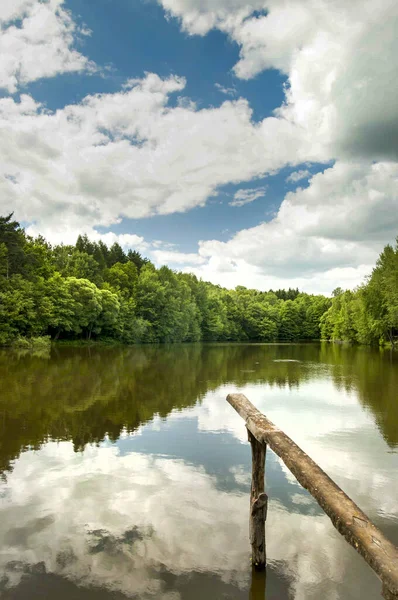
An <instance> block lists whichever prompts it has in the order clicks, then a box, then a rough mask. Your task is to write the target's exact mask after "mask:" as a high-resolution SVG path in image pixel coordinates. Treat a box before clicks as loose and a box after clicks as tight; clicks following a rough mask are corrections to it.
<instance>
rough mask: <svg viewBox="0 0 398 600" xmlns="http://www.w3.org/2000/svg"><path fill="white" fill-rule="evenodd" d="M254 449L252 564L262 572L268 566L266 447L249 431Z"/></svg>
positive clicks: (251, 499) (251, 532) (251, 496)
mask: <svg viewBox="0 0 398 600" xmlns="http://www.w3.org/2000/svg"><path fill="white" fill-rule="evenodd" d="M248 435H249V442H250V445H251V448H252V484H251V491H250V543H251V546H252V564H253V567H254V568H255V569H257V570H258V571H262V570H264V569H265V565H266V549H265V519H266V518H267V506H268V497H267V494H265V493H264V471H265V454H266V449H267V447H266V445H265V444H261V443H260V442H258V441H257V440H256V438H255V437H254V435H253V434H252V433H251V432H250V431H248Z"/></svg>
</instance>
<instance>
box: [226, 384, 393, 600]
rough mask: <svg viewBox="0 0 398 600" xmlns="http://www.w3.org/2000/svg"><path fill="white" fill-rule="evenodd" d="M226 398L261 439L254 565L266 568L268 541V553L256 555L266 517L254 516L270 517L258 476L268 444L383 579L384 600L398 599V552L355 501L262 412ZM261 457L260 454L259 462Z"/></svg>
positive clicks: (255, 474) (254, 490)
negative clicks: (260, 512)
mask: <svg viewBox="0 0 398 600" xmlns="http://www.w3.org/2000/svg"><path fill="white" fill-rule="evenodd" d="M227 400H228V402H229V403H230V404H231V406H233V408H234V409H235V410H236V411H237V413H238V414H239V415H240V416H241V417H242V418H243V419H244V420H245V423H246V427H247V429H248V430H249V431H250V434H251V436H252V437H253V438H254V439H255V440H256V441H257V444H255V443H254V442H251V443H252V451H253V483H252V495H253V497H254V498H257V503H256V500H254V502H253V504H252V509H251V513H252V517H251V521H253V542H252V548H253V562H254V564H256V563H257V564H258V566H260V565H262V564H263V565H265V542H264V545H263V549H262V552H263V555H260V554H257V552H258V553H259V552H260V550H261V539H263V538H261V535H260V533H261V532H260V533H257V532H258V531H260V521H262V523H264V520H265V519H264V518H263V516H261V519H260V517H258V520H257V519H256V518H255V514H256V512H257V510H258V511H260V507H261V508H262V510H264V513H263V514H265V509H264V507H265V506H266V495H265V494H264V493H263V491H262V490H264V487H260V486H261V481H260V480H261V477H260V475H259V472H257V471H259V469H258V468H257V464H261V453H260V449H259V447H260V446H264V445H265V444H267V445H268V446H269V447H270V448H271V450H273V451H274V452H275V454H277V455H278V456H279V458H281V459H282V460H283V462H284V463H285V465H286V466H287V468H288V469H289V470H290V471H291V473H293V475H294V476H295V477H296V479H297V481H298V482H299V483H301V485H302V486H303V487H304V488H305V489H306V490H308V491H309V492H310V494H311V495H312V496H313V497H314V498H315V500H316V501H317V502H318V504H319V506H320V507H321V508H323V510H324V511H325V513H326V514H327V515H328V517H329V518H330V519H331V521H332V523H333V525H334V526H335V527H336V529H337V530H338V531H339V532H340V533H341V535H343V536H344V537H345V539H346V540H347V542H348V543H349V544H351V546H353V547H354V548H355V550H357V552H359V553H360V554H361V555H362V556H363V558H364V559H365V560H366V562H367V563H368V564H369V565H370V567H371V568H372V569H373V571H374V572H375V573H376V575H378V576H379V578H380V579H381V581H382V583H383V595H384V598H385V599H386V600H398V548H396V546H394V545H393V544H392V543H391V542H390V541H389V540H388V539H387V538H386V537H385V536H384V535H383V533H382V532H381V531H380V529H378V528H377V527H376V526H375V525H374V524H373V523H372V522H371V521H370V519H369V518H368V517H367V516H366V515H365V513H364V512H362V511H361V509H360V508H359V507H358V506H357V505H356V504H355V503H354V502H353V501H352V500H351V498H349V497H348V496H347V494H345V493H344V492H343V490H341V489H340V488H339V487H338V486H337V485H336V484H335V483H334V481H332V479H330V477H328V476H327V475H326V473H325V472H324V471H322V469H321V468H320V467H319V466H318V465H317V464H316V463H315V462H314V461H313V460H312V459H311V458H310V457H309V456H308V455H307V454H306V453H305V452H303V450H301V448H299V447H298V446H297V444H295V443H294V442H293V440H291V439H290V438H289V437H288V436H287V435H286V434H285V433H284V432H283V431H281V430H280V429H279V428H278V427H276V426H275V425H274V424H273V423H272V422H271V421H270V420H269V419H267V417H266V416H265V415H263V414H262V413H260V411H259V410H257V408H256V407H255V406H253V404H252V403H251V402H249V400H248V399H247V398H246V396H244V395H243V394H229V395H228V397H227ZM250 441H251V438H250ZM258 453H260V456H259V457H257V458H256V456H257V454H258ZM264 459H265V451H264ZM264 459H263V461H264ZM262 464H264V462H263V463H262ZM255 467H256V468H255ZM262 484H263V485H264V469H263V470H262ZM253 510H254V514H253ZM256 548H257V549H258V550H257V551H256ZM257 556H258V558H257ZM262 556H263V557H264V558H262Z"/></svg>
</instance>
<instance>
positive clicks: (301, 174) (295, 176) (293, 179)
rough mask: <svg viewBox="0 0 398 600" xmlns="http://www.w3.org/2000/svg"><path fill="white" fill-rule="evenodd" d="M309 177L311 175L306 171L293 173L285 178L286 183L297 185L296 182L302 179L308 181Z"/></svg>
mask: <svg viewBox="0 0 398 600" xmlns="http://www.w3.org/2000/svg"><path fill="white" fill-rule="evenodd" d="M310 175H311V173H310V171H308V169H302V170H300V171H293V173H291V174H290V175H289V177H287V178H286V181H287V183H297V181H301V180H302V179H308V177H310Z"/></svg>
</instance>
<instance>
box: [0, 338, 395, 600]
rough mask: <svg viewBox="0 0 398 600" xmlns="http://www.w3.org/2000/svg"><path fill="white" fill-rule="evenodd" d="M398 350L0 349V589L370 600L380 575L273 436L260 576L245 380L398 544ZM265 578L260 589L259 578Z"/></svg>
mask: <svg viewBox="0 0 398 600" xmlns="http://www.w3.org/2000/svg"><path fill="white" fill-rule="evenodd" d="M397 390H398V356H397V355H396V354H391V353H389V352H380V351H378V350H377V351H374V350H370V349H367V348H350V347H344V346H332V345H328V344H325V345H317V344H305V345H300V344H295V345H293V344H292V345H262V344H258V345H257V344H256V345H248V344H224V345H223V344H217V345H216V344H214V345H200V344H197V345H178V346H171V347H165V346H161V347H154V346H148V347H133V348H117V349H115V348H56V349H53V350H52V352H51V355H48V356H47V355H42V356H40V355H39V356H35V355H23V354H19V355H18V354H14V353H10V352H2V353H0V473H1V476H2V478H1V480H0V596H1V598H4V599H6V600H11V599H12V600H28V599H29V600H32V599H33V600H36V599H37V600H39V599H40V600H41V599H43V598H46V599H47V598H51V599H52V598H56V599H57V600H91V599H92V600H94V599H95V600H111V599H113V600H122V599H124V598H131V597H133V598H137V599H142V600H151V599H156V600H158V599H159V600H180V599H181V600H185V599H187V600H188V599H190V600H191V599H193V600H199V599H202V598H208V599H209V600H211V599H213V598H214V599H224V598H231V599H232V598H234V599H235V598H236V599H249V598H250V599H252V600H263V599H264V598H267V600H276V599H278V600H283V599H285V598H286V599H287V598H295V599H296V600H304V599H305V600H319V598H322V600H338V599H341V600H348V599H362V600H368V599H369V600H370V599H373V598H377V597H379V596H380V591H381V587H380V583H379V581H378V580H377V578H376V577H375V575H374V574H373V573H372V571H371V569H370V568H369V567H368V566H367V565H366V563H365V562H364V561H363V559H362V558H361V557H359V556H358V555H357V554H356V553H355V551H354V550H353V549H352V548H351V547H350V546H348V544H347V543H346V542H345V541H344V540H343V539H342V538H341V536H340V535H339V534H338V533H337V532H336V531H335V530H334V528H333V526H332V525H331V523H330V521H329V519H328V518H327V517H326V516H325V515H324V514H323V512H322V511H321V510H320V509H319V507H318V505H317V504H316V502H315V501H314V500H313V499H312V498H311V496H309V494H308V493H307V492H306V491H305V490H303V489H302V488H301V487H300V486H299V484H298V483H297V482H296V481H295V479H294V477H293V476H292V475H291V474H290V473H289V471H288V470H287V469H286V468H285V467H284V465H283V464H282V463H281V462H280V461H279V459H278V458H277V457H276V456H275V455H274V454H273V453H272V452H271V451H269V452H268V454H267V465H266V489H267V493H268V494H269V497H270V504H269V511H268V521H267V526H266V535H267V555H268V563H269V565H268V570H267V578H266V582H265V580H264V578H263V577H261V576H258V575H256V574H252V570H251V567H250V548H249V541H248V504H249V487H250V447H249V445H248V443H247V440H246V431H245V427H244V423H243V421H242V419H241V418H240V417H239V416H238V415H237V414H236V413H235V411H234V410H233V409H232V408H231V407H230V405H229V404H228V403H227V402H226V400H225V398H226V395H227V393H229V392H234V391H239V392H243V393H245V394H246V395H247V396H248V398H249V399H250V400H251V401H252V402H253V403H254V404H255V405H256V406H257V407H258V408H259V409H260V410H261V411H263V412H264V413H266V414H267V416H268V417H269V418H270V419H271V420H273V421H274V422H275V423H276V424H277V425H278V426H279V427H280V428H282V429H283V430H285V431H286V433H287V434H288V435H290V436H291V437H292V438H293V439H294V440H295V441H296V442H297V443H298V444H299V445H300V446H301V447H302V448H303V449H304V450H305V451H306V452H307V453H308V454H309V455H310V456H311V457H312V458H313V459H314V460H316V461H317V462H318V463H319V464H320V466H321V467H322V468H323V469H324V470H325V471H326V472H327V473H328V474H329V475H330V476H331V477H332V478H333V479H334V480H335V481H336V483H338V485H340V486H341V487H342V488H343V489H344V491H345V492H346V493H348V494H349V495H350V496H351V497H352V498H353V500H354V501H355V502H357V503H358V504H359V506H360V507H361V508H362V509H363V510H364V511H365V512H366V513H367V514H368V515H369V517H370V518H371V519H372V520H374V522H375V523H376V524H377V525H378V526H379V527H380V528H381V529H382V531H383V532H384V533H385V534H386V536H387V537H389V538H390V539H391V540H392V541H393V542H394V543H396V544H398V393H397ZM265 583H266V591H265Z"/></svg>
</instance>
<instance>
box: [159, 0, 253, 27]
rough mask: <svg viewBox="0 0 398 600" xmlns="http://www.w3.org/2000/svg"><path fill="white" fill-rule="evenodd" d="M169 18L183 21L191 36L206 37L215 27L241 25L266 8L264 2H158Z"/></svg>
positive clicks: (172, 0) (210, 0) (195, 0)
mask: <svg viewBox="0 0 398 600" xmlns="http://www.w3.org/2000/svg"><path fill="white" fill-rule="evenodd" d="M158 1H159V4H161V5H163V7H164V9H165V10H166V11H167V14H168V15H169V16H173V17H177V18H179V19H180V20H181V24H182V27H183V29H184V30H185V31H187V32H188V33H190V34H198V35H205V34H206V33H208V32H209V31H210V29H213V28H215V27H218V28H225V27H226V25H227V24H228V25H229V27H232V25H233V24H238V23H240V22H241V21H242V20H243V19H244V18H245V17H248V16H249V15H250V14H251V13H252V12H253V10H257V9H259V10H261V9H262V8H264V0H252V1H250V2H247V0H158Z"/></svg>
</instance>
